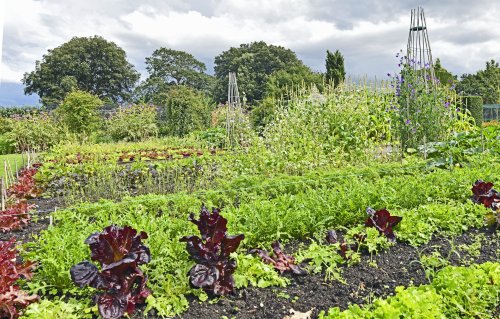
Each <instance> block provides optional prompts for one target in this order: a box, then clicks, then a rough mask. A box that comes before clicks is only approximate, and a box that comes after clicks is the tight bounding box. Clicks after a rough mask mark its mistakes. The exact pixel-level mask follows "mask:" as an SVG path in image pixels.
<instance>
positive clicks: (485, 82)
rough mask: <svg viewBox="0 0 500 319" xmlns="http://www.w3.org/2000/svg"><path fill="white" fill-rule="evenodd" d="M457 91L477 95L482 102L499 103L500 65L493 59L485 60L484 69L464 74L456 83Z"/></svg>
mask: <svg viewBox="0 0 500 319" xmlns="http://www.w3.org/2000/svg"><path fill="white" fill-rule="evenodd" d="M456 90H457V92H459V93H463V94H465V95H479V96H481V97H482V98H483V102H484V104H496V103H500V67H499V64H498V62H495V60H491V61H487V62H486V69H484V70H479V71H478V72H477V73H476V74H464V75H462V77H461V80H460V82H459V83H458V84H457V88H456Z"/></svg>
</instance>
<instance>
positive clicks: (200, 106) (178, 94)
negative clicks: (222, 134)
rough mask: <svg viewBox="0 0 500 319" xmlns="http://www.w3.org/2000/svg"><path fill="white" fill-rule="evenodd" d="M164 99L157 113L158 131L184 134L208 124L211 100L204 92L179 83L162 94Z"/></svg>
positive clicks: (169, 133)
mask: <svg viewBox="0 0 500 319" xmlns="http://www.w3.org/2000/svg"><path fill="white" fill-rule="evenodd" d="M161 100H163V101H164V103H162V104H163V106H162V107H161V109H160V112H159V115H158V124H159V127H160V133H161V134H163V135H174V136H181V137H182V136H185V135H186V134H188V133H190V132H193V131H197V130H203V129H206V128H208V127H209V126H210V112H211V110H212V109H213V105H212V102H211V100H210V99H209V98H207V97H206V96H205V95H204V94H202V93H199V92H197V91H195V90H193V89H191V88H189V87H187V86H183V85H179V86H176V87H174V88H172V89H170V91H169V92H168V94H166V95H163V98H162V99H161Z"/></svg>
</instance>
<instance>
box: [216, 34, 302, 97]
mask: <svg viewBox="0 0 500 319" xmlns="http://www.w3.org/2000/svg"><path fill="white" fill-rule="evenodd" d="M300 65H303V63H302V61H300V60H299V59H298V58H297V56H296V54H295V53H294V52H293V51H292V50H290V49H285V48H284V47H281V46H275V45H268V44H266V43H265V42H263V41H260V42H252V43H250V44H241V45H240V47H239V48H234V47H233V48H230V49H229V50H228V51H224V52H222V53H221V54H220V55H218V56H216V57H215V67H214V69H215V78H216V80H215V81H216V83H215V87H214V98H215V100H216V101H217V102H225V101H226V100H227V85H228V74H229V72H236V74H237V78H238V89H239V92H240V95H243V94H244V95H245V97H246V99H247V101H248V102H249V103H252V102H254V101H257V100H262V99H263V98H264V96H265V93H266V84H267V80H268V78H269V76H270V75H271V74H272V73H273V72H276V71H279V70H289V69H291V68H293V67H295V66H300Z"/></svg>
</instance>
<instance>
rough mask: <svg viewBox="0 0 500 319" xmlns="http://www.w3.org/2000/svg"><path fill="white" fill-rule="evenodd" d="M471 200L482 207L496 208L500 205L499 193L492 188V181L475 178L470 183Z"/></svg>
mask: <svg viewBox="0 0 500 319" xmlns="http://www.w3.org/2000/svg"><path fill="white" fill-rule="evenodd" d="M472 193H473V195H472V201H473V202H474V203H476V204H483V205H484V207H487V208H491V209H493V210H497V209H498V208H499V207H500V193H498V192H497V191H496V190H494V189H493V183H491V182H484V181H482V180H477V181H476V182H475V183H474V185H472Z"/></svg>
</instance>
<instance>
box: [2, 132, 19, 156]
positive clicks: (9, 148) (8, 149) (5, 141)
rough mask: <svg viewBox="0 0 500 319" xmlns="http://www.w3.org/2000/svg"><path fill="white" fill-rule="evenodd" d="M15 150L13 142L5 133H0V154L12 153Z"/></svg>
mask: <svg viewBox="0 0 500 319" xmlns="http://www.w3.org/2000/svg"><path fill="white" fill-rule="evenodd" d="M15 150H16V144H15V142H14V141H13V140H11V139H10V138H9V137H8V135H7V134H0V155H2V154H11V153H14V152H15Z"/></svg>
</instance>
